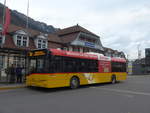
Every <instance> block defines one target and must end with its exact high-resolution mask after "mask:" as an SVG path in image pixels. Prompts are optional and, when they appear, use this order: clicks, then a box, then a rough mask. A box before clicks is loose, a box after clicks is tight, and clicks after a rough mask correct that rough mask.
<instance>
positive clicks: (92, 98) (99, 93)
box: [0, 76, 150, 113]
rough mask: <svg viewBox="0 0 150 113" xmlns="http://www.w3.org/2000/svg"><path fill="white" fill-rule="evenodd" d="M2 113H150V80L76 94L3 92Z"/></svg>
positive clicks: (0, 94) (61, 91) (0, 98)
mask: <svg viewBox="0 0 150 113" xmlns="http://www.w3.org/2000/svg"><path fill="white" fill-rule="evenodd" d="M0 113H150V76H143V77H138V76H134V77H128V80H127V81H125V82H121V83H117V84H115V85H112V84H101V85H92V86H84V87H82V88H79V89H76V90H70V89H68V88H59V89H49V90H46V89H28V88H22V89H15V90H5V91H0Z"/></svg>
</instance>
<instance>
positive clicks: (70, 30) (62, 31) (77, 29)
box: [57, 24, 99, 37]
mask: <svg viewBox="0 0 150 113" xmlns="http://www.w3.org/2000/svg"><path fill="white" fill-rule="evenodd" d="M76 32H84V33H87V34H91V35H94V36H96V37H99V36H97V35H96V34H94V33H92V32H90V31H89V30H87V29H85V28H83V27H81V26H79V25H78V24H77V25H75V26H72V27H67V28H64V29H60V30H58V31H57V34H58V35H59V36H62V35H67V34H71V33H76Z"/></svg>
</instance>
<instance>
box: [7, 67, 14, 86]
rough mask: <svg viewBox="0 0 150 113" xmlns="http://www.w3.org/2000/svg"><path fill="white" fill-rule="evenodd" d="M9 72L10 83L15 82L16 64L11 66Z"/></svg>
mask: <svg viewBox="0 0 150 113" xmlns="http://www.w3.org/2000/svg"><path fill="white" fill-rule="evenodd" d="M8 73H9V74H10V79H9V83H14V82H15V66H14V64H12V65H11V67H9V69H8Z"/></svg>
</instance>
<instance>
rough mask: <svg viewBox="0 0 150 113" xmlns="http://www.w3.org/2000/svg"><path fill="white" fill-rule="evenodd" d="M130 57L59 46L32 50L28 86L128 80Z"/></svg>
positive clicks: (47, 86)
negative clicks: (62, 48)
mask: <svg viewBox="0 0 150 113" xmlns="http://www.w3.org/2000/svg"><path fill="white" fill-rule="evenodd" d="M126 78H127V73H126V60H125V59H124V58H111V57H106V56H103V55H101V54H98V53H80V52H72V51H64V50H58V49H40V50H33V51H31V52H29V74H28V76H27V78H26V85H27V86H35V87H44V88H56V87H66V86H67V87H68V86H69V87H71V88H77V87H79V86H80V85H87V84H95V83H107V82H112V83H116V81H123V80H126Z"/></svg>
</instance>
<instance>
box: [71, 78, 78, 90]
mask: <svg viewBox="0 0 150 113" xmlns="http://www.w3.org/2000/svg"><path fill="white" fill-rule="evenodd" d="M79 85H80V81H79V78H77V77H72V78H71V80H70V88H71V89H76V88H78V87H79Z"/></svg>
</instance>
